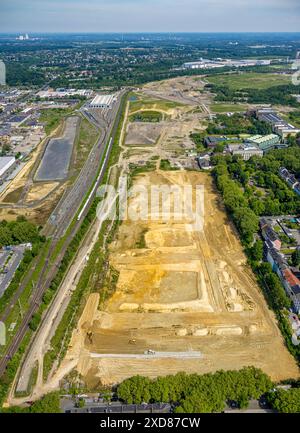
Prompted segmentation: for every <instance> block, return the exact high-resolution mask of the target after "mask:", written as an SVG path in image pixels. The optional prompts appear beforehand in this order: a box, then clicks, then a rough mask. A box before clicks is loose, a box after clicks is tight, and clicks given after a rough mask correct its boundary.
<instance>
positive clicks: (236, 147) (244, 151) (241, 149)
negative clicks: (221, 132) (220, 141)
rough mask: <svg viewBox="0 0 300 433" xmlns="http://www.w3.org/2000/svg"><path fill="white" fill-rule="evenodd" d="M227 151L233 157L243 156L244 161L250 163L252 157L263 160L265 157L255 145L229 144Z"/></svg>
mask: <svg viewBox="0 0 300 433" xmlns="http://www.w3.org/2000/svg"><path fill="white" fill-rule="evenodd" d="M227 149H228V151H229V152H230V153H231V154H232V155H233V156H234V155H238V156H241V157H242V158H243V160H244V161H248V160H249V159H250V158H251V157H252V156H259V157H261V158H262V157H263V155H264V152H263V151H262V150H261V149H260V148H259V147H258V146H255V145H254V144H247V143H238V144H228V146H227Z"/></svg>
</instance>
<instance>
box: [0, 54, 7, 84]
mask: <svg viewBox="0 0 300 433" xmlns="http://www.w3.org/2000/svg"><path fill="white" fill-rule="evenodd" d="M5 85H6V68H5V64H4V62H3V60H0V86H5Z"/></svg>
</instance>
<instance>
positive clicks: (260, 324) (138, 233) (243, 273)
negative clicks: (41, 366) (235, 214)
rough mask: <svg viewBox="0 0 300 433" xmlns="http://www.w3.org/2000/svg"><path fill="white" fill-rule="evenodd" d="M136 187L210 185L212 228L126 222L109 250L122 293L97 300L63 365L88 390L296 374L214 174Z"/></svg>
mask: <svg viewBox="0 0 300 433" xmlns="http://www.w3.org/2000/svg"><path fill="white" fill-rule="evenodd" d="M136 184H137V185H145V186H147V187H149V186H150V185H154V184H156V185H157V184H159V185H173V184H176V185H177V184H178V185H184V184H192V185H193V186H194V187H195V186H196V185H204V188H205V218H204V221H205V224H204V230H203V231H191V230H190V221H188V220H181V221H177V220H175V219H174V218H172V219H171V220H170V221H168V222H166V221H164V220H163V219H159V218H157V219H151V220H150V221H143V222H141V223H139V224H137V223H136V222H133V221H125V222H123V223H122V224H121V226H120V228H119V233H118V236H117V240H116V241H115V242H113V244H112V245H111V251H110V265H111V266H112V267H113V268H115V269H116V270H117V271H118V272H119V278H118V282H117V287H116V291H115V292H114V294H113V295H112V296H111V298H110V299H108V301H107V302H106V303H105V304H104V305H103V304H100V309H98V305H99V295H98V294H93V295H91V296H90V299H89V300H88V302H87V305H86V308H85V311H84V312H83V315H82V317H81V320H80V322H79V324H78V328H77V329H76V330H75V331H74V332H73V337H72V340H71V344H70V348H69V351H68V353H67V356H66V358H65V360H64V361H63V363H62V365H61V367H60V369H61V371H63V369H64V368H65V365H66V364H68V363H70V362H72V363H73V365H74V366H75V365H76V369H77V371H78V372H79V373H80V374H81V375H82V376H83V378H84V380H85V381H86V383H87V385H88V386H89V387H93V386H97V385H98V384H99V382H101V383H103V384H111V383H116V382H119V381H121V380H123V379H124V378H126V377H130V376H132V375H135V374H141V375H147V376H150V377H154V376H157V375H166V374H172V373H176V372H178V371H186V372H187V373H191V372H197V373H205V372H209V371H216V370H218V369H239V368H241V367H243V366H248V365H254V366H256V367H260V368H262V369H263V370H264V371H265V372H266V373H268V374H269V375H270V376H271V377H272V378H273V379H274V380H283V379H286V378H289V377H294V376H297V374H298V367H297V365H296V363H295V361H294V359H293V358H292V356H291V355H290V354H289V353H288V351H287V349H286V348H285V347H284V342H283V339H282V337H281V334H280V332H279V330H278V328H277V326H276V323H275V319H274V317H273V314H272V313H271V312H270V311H269V310H268V308H267V305H266V303H265V300H264V298H263V296H262V294H261V292H260V289H259V287H258V286H257V283H256V281H255V278H254V275H253V274H252V272H251V270H250V268H248V266H247V265H246V258H245V256H244V253H243V250H242V247H241V245H240V243H239V240H238V238H237V236H236V234H235V232H234V230H233V228H232V226H231V224H230V223H229V221H228V219H227V216H226V214H225V212H224V209H223V207H222V204H221V201H220V198H219V196H218V195H217V193H216V191H215V189H214V186H213V183H212V178H211V177H210V176H209V175H207V174H204V173H195V172H184V171H180V172H160V171H155V172H151V173H147V174H145V175H141V176H139V177H137V178H136ZM134 200H135V199H134V198H132V202H131V204H130V206H133V207H135V206H137V203H135V202H134ZM173 216H174V215H173ZM148 350H151V351H155V352H156V354H157V355H154V356H153V354H151V353H150V354H146V356H145V352H146V353H147V351H148ZM161 352H163V353H164V354H165V356H159V353H161ZM274 354H276V362H274ZM101 355H103V358H102V357H101ZM126 355H129V357H126Z"/></svg>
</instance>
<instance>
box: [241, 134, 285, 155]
mask: <svg viewBox="0 0 300 433" xmlns="http://www.w3.org/2000/svg"><path fill="white" fill-rule="evenodd" d="M247 143H251V144H255V145H256V146H258V147H259V148H260V149H261V150H263V151H264V152H267V151H268V150H273V149H278V148H282V147H286V145H285V144H281V142H280V137H279V136H278V135H276V134H269V135H254V136H252V137H250V138H247Z"/></svg>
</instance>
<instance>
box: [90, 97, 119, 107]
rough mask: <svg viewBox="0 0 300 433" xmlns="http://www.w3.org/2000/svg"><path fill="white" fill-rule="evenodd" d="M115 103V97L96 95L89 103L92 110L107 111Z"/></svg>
mask: <svg viewBox="0 0 300 433" xmlns="http://www.w3.org/2000/svg"><path fill="white" fill-rule="evenodd" d="M114 101H115V95H97V96H95V98H94V99H93V100H92V102H91V103H90V106H91V107H92V108H103V109H106V110H109V109H111V108H112V105H113V103H114Z"/></svg>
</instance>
